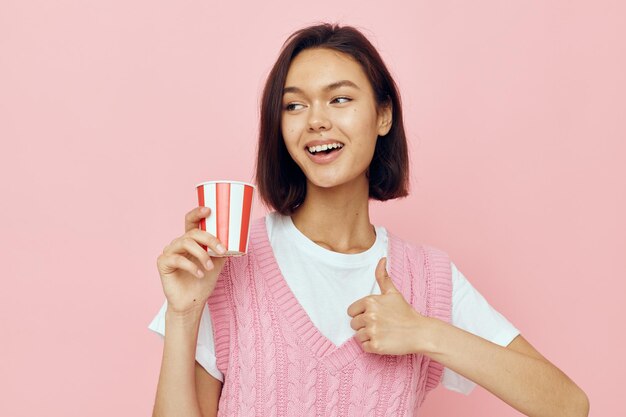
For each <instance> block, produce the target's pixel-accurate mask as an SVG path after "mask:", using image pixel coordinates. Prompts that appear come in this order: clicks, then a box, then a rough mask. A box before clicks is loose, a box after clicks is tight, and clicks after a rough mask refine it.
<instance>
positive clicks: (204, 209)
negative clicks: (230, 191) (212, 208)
mask: <svg viewBox="0 0 626 417" xmlns="http://www.w3.org/2000/svg"><path fill="white" fill-rule="evenodd" d="M200 211H201V212H202V213H206V212H207V211H209V208H208V207H202V208H201V209H200Z"/></svg>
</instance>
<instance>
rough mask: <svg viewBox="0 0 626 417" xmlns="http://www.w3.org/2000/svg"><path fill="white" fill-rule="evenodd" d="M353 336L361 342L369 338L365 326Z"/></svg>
mask: <svg viewBox="0 0 626 417" xmlns="http://www.w3.org/2000/svg"><path fill="white" fill-rule="evenodd" d="M354 337H356V340H358V341H359V342H361V343H363V342H367V341H368V340H370V335H369V334H368V333H367V329H365V327H364V328H362V329H360V330H359V331H357V332H356V334H355V335H354Z"/></svg>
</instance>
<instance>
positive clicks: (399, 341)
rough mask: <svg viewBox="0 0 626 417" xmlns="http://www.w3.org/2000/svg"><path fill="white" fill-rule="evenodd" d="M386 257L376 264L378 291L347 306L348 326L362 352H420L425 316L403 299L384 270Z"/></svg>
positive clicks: (422, 342)
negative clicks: (378, 292)
mask: <svg viewBox="0 0 626 417" xmlns="http://www.w3.org/2000/svg"><path fill="white" fill-rule="evenodd" d="M386 266H387V258H381V260H380V261H379V262H378V265H377V266H376V281H377V282H378V286H379V287H380V291H381V295H369V296H367V297H364V298H361V299H360V300H357V301H355V302H354V303H352V304H351V305H350V307H348V315H349V316H350V317H352V320H351V321H350V327H352V328H353V329H354V330H356V335H355V336H354V337H356V338H357V340H358V341H359V342H360V343H361V347H362V348H363V350H364V351H365V352H369V353H377V354H380V355H405V354H409V353H420V352H421V351H422V348H421V346H424V345H425V333H426V327H427V325H428V322H429V318H428V317H425V316H422V315H421V314H420V313H418V312H417V311H415V309H413V307H412V306H411V305H410V304H409V303H408V302H407V301H406V300H405V299H404V297H403V296H402V294H401V293H400V291H398V289H397V288H396V287H395V286H394V284H393V281H392V280H391V277H390V276H389V275H388V274H387V269H386Z"/></svg>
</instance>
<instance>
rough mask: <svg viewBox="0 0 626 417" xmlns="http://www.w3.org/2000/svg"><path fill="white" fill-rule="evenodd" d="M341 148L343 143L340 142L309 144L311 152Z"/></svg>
mask: <svg viewBox="0 0 626 417" xmlns="http://www.w3.org/2000/svg"><path fill="white" fill-rule="evenodd" d="M339 148H343V145H342V144H341V143H338V142H336V143H328V144H324V145H317V146H309V152H311V153H316V152H321V151H327V150H329V149H339Z"/></svg>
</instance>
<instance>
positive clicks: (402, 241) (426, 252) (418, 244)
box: [380, 226, 450, 261]
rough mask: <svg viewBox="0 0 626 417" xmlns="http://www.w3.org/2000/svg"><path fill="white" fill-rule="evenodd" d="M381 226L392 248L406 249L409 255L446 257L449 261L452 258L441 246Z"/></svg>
mask: <svg viewBox="0 0 626 417" xmlns="http://www.w3.org/2000/svg"><path fill="white" fill-rule="evenodd" d="M380 227H381V228H382V229H384V230H385V231H386V235H387V238H388V239H389V244H390V247H391V248H392V250H393V249H395V250H401V251H404V252H405V253H407V254H408V255H409V256H410V255H416V254H419V255H420V256H428V257H431V258H432V257H434V258H437V259H439V258H444V259H446V260H448V261H449V260H450V257H449V256H448V253H447V251H446V250H445V249H443V248H441V247H438V246H435V245H433V244H430V243H427V242H422V241H419V240H409V239H406V238H403V237H401V236H399V235H397V234H395V233H394V232H392V231H390V230H389V229H386V228H383V227H382V226H380Z"/></svg>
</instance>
